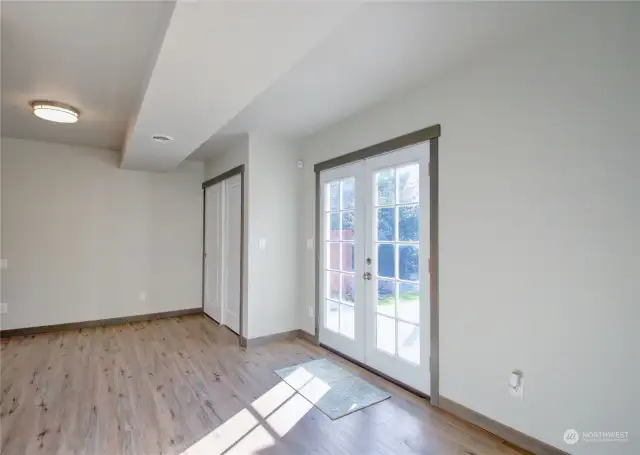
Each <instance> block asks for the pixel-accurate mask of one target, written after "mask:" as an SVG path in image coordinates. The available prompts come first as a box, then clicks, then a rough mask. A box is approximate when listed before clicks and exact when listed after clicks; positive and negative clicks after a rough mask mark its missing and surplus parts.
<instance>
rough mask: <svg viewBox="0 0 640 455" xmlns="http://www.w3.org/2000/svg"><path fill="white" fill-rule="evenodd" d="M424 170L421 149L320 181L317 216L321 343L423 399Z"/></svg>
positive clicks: (424, 147) (425, 152)
mask: <svg viewBox="0 0 640 455" xmlns="http://www.w3.org/2000/svg"><path fill="white" fill-rule="evenodd" d="M428 161H429V144H428V142H427V143H422V144H418V145H415V146H411V147H407V148H404V149H401V150H397V151H395V152H391V153H388V154H384V155H380V156H377V157H374V158H370V159H367V160H363V161H359V162H356V163H353V164H349V165H347V166H343V167H339V168H335V169H330V170H327V171H323V172H322V173H321V174H320V207H319V210H318V216H319V217H320V220H319V222H320V223H319V226H320V232H319V235H320V239H319V240H320V248H321V250H320V252H319V253H320V261H319V270H318V272H319V277H318V278H319V283H320V287H319V292H320V295H319V301H320V321H319V334H320V342H321V343H322V344H324V345H327V346H329V347H331V348H333V349H335V350H337V351H339V352H342V353H344V354H346V355H348V356H349V357H352V358H354V359H356V360H358V361H361V362H363V363H365V364H367V365H370V366H371V367H373V368H375V369H377V370H378V371H380V372H382V373H384V374H386V375H388V376H390V377H393V378H395V379H397V380H399V381H401V382H403V383H405V384H407V385H409V386H411V387H414V388H415V389H417V390H420V391H422V392H424V393H427V394H428V393H430V390H429V386H430V377H429V267H428V261H429V251H428V246H429V217H428V214H429V185H428V181H429V179H428V166H429V163H428ZM421 180H422V182H424V184H423V185H421V184H420V182H421ZM421 206H422V207H423V210H421Z"/></svg>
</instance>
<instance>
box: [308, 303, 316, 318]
mask: <svg viewBox="0 0 640 455" xmlns="http://www.w3.org/2000/svg"><path fill="white" fill-rule="evenodd" d="M314 316H315V311H313V307H312V306H310V307H309V317H310V318H312V317H314Z"/></svg>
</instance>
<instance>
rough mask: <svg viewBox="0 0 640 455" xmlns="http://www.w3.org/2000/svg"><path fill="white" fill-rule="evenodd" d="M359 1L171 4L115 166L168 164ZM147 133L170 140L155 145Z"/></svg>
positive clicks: (176, 160) (275, 76)
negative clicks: (155, 56)
mask: <svg viewBox="0 0 640 455" xmlns="http://www.w3.org/2000/svg"><path fill="white" fill-rule="evenodd" d="M359 6H360V4H359V3H356V2H303V1H301V2H244V1H225V2H178V3H177V5H176V7H175V9H174V12H173V16H172V17H171V21H170V23H169V27H168V29H167V33H166V35H165V38H164V41H163V44H162V48H161V50H160V53H159V55H158V59H157V61H156V65H155V68H154V70H153V73H152V75H151V79H150V81H149V84H148V86H147V91H146V93H145V95H144V99H143V101H142V106H141V108H140V112H139V114H138V116H137V118H136V119H135V122H134V123H133V124H132V125H130V127H129V131H128V134H127V140H126V143H125V147H124V150H123V153H122V161H121V166H122V167H123V168H127V169H141V170H151V171H168V170H171V169H173V168H175V167H176V166H177V165H178V164H180V162H182V161H183V160H184V159H185V158H186V157H187V156H188V155H189V154H191V152H193V151H194V150H196V149H197V148H198V147H199V146H200V145H201V144H202V143H204V142H205V141H206V140H207V139H209V138H210V137H211V136H212V135H213V134H215V133H216V132H218V131H219V130H220V128H222V127H223V126H224V125H225V123H227V122H228V121H229V120H230V119H232V118H233V117H235V116H236V115H237V114H238V113H239V112H240V111H241V110H242V109H243V108H245V107H246V106H247V105H249V104H250V103H251V101H252V100H253V99H254V98H256V97H257V96H258V95H259V94H261V93H262V92H264V91H265V90H266V89H267V88H268V87H269V86H271V85H272V84H273V83H274V82H275V81H276V80H277V79H278V78H279V77H280V76H282V75H283V74H285V73H286V72H288V71H289V70H290V69H291V68H292V67H293V66H294V65H295V64H296V63H297V62H298V61H300V60H301V59H302V57H304V56H305V55H306V54H307V53H308V52H309V51H310V50H311V49H312V48H313V47H315V46H316V45H317V44H318V43H320V41H322V40H323V39H324V38H325V37H327V36H328V35H329V34H330V33H331V32H332V31H333V30H334V29H335V27H336V26H337V25H338V24H339V23H341V22H342V21H343V20H344V19H345V18H346V17H347V16H348V15H349V14H351V13H352V12H353V11H355V10H356V9H357V8H358V7H359ZM300 108H301V109H304V106H300ZM154 135H166V136H170V137H172V138H173V140H172V141H165V142H157V141H155V140H154V139H153V136H154Z"/></svg>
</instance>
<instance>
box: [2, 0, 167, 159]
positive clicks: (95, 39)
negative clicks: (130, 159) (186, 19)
mask: <svg viewBox="0 0 640 455" xmlns="http://www.w3.org/2000/svg"><path fill="white" fill-rule="evenodd" d="M173 6H174V4H173V3H170V2H164V3H158V2H33V1H24V2H7V1H3V2H2V16H1V21H2V22H1V24H0V25H1V43H2V44H1V64H2V125H1V126H2V134H3V135H6V136H11V137H18V138H25V139H35V140H42V141H50V142H60V143H67V144H72V145H84V146H93V147H103V148H108V149H113V150H121V149H122V147H123V145H124V139H125V132H126V129H127V125H128V124H129V122H130V121H132V120H133V119H134V118H135V115H136V112H137V110H138V108H139V107H140V102H141V101H142V95H143V94H144V89H145V87H146V84H147V81H148V79H149V76H150V75H151V71H152V70H153V65H154V62H155V58H156V56H157V54H158V51H159V50H160V45H161V44H162V38H163V36H164V32H165V30H166V28H167V25H168V23H169V19H170V18H171V12H172V10H173ZM34 99H52V100H55V101H61V102H65V103H68V104H71V105H73V106H75V107H77V108H78V109H80V111H81V121H80V122H78V123H77V124H72V125H64V124H54V123H49V122H46V121H44V120H41V119H39V118H37V117H35V116H34V115H33V114H32V113H31V109H30V107H29V105H28V103H29V101H31V100H34Z"/></svg>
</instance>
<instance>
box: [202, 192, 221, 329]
mask: <svg viewBox="0 0 640 455" xmlns="http://www.w3.org/2000/svg"><path fill="white" fill-rule="evenodd" d="M223 188H224V185H223V183H218V184H216V185H213V186H210V187H208V188H207V189H206V190H205V201H206V208H205V214H206V219H205V223H204V226H205V238H204V246H205V261H204V267H205V269H204V280H205V282H204V312H205V313H206V314H208V315H209V316H210V317H211V318H212V319H213V320H214V321H216V322H219V323H222V301H223V299H222V296H223V294H222V258H223V257H222V246H223V241H222V240H223V239H222V222H223V219H224V217H223V197H222V195H223Z"/></svg>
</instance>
